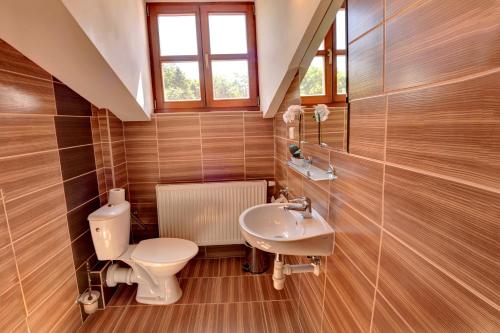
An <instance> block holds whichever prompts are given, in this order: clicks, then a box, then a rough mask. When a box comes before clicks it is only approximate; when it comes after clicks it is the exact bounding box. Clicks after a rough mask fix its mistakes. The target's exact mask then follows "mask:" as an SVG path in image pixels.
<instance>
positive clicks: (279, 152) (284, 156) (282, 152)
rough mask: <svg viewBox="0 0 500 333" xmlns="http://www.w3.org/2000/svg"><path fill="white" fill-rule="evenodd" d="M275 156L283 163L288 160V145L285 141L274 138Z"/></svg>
mask: <svg viewBox="0 0 500 333" xmlns="http://www.w3.org/2000/svg"><path fill="white" fill-rule="evenodd" d="M274 154H275V157H276V158H277V159H278V160H280V161H281V162H286V161H287V160H288V154H289V153H288V143H287V141H286V140H285V139H282V138H279V137H274Z"/></svg>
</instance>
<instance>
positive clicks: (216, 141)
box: [201, 138, 245, 160]
mask: <svg viewBox="0 0 500 333" xmlns="http://www.w3.org/2000/svg"><path fill="white" fill-rule="evenodd" d="M201 149H202V153H203V159H209V160H215V159H227V158H241V159H243V158H244V157H245V155H244V149H245V148H244V139H243V138H203V140H202V144H201Z"/></svg>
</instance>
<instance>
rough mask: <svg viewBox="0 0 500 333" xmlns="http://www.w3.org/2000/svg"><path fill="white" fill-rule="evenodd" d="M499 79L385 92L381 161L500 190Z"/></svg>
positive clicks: (483, 79)
mask: <svg viewBox="0 0 500 333" xmlns="http://www.w3.org/2000/svg"><path fill="white" fill-rule="evenodd" d="M499 80H500V73H498V72H497V73H495V74H490V75H487V76H482V77H479V78H475V79H472V80H467V81H464V82H459V83H453V84H448V85H444V86H439V87H433V88H428V89H422V90H417V91H413V92H407V93H402V94H396V95H391V96H390V97H389V105H388V122H387V160H388V161H389V162H393V163H398V164H403V165H408V166H411V167H414V168H419V169H424V170H427V171H431V172H435V173H438V174H442V175H446V176H451V177H456V178H459V179H463V180H467V181H470V182H474V183H477V184H481V185H485V186H490V187H493V188H495V189H497V190H500V177H498V175H499V174H500V153H499V152H500V100H499V99H498V98H497V97H498V96H499V95H500V86H499V84H498V82H499ZM471 100H472V101H474V102H472V103H471Z"/></svg>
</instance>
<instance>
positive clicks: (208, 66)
mask: <svg viewBox="0 0 500 333" xmlns="http://www.w3.org/2000/svg"><path fill="white" fill-rule="evenodd" d="M205 67H206V68H207V69H208V68H210V60H209V59H208V53H205Z"/></svg>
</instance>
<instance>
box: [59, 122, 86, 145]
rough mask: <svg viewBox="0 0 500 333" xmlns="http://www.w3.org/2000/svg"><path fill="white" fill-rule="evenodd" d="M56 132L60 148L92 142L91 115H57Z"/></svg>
mask: <svg viewBox="0 0 500 333" xmlns="http://www.w3.org/2000/svg"><path fill="white" fill-rule="evenodd" d="M55 122H56V134H57V143H58V146H59V148H67V147H73V146H81V145H88V144H91V143H92V128H91V126H90V117H67V116H56V117H55Z"/></svg>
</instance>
